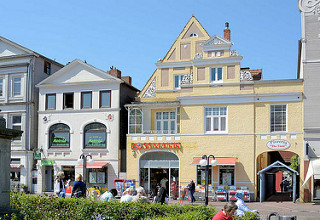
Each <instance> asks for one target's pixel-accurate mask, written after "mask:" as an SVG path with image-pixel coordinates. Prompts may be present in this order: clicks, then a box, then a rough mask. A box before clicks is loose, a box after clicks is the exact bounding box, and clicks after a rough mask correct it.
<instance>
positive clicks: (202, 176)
mask: <svg viewBox="0 0 320 220" xmlns="http://www.w3.org/2000/svg"><path fill="white" fill-rule="evenodd" d="M205 171H206V167H203V166H200V165H197V185H202V186H204V185H205V181H206V172H205ZM208 184H212V166H209V169H208Z"/></svg>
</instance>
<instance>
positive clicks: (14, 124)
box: [10, 114, 22, 142]
mask: <svg viewBox="0 0 320 220" xmlns="http://www.w3.org/2000/svg"><path fill="white" fill-rule="evenodd" d="M16 116H19V117H20V123H13V117H16ZM10 122H11V129H13V126H20V130H21V131H22V115H16V114H15V115H10ZM12 140H13V141H17V142H21V141H22V136H20V139H19V140H14V139H12Z"/></svg>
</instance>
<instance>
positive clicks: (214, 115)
mask: <svg viewBox="0 0 320 220" xmlns="http://www.w3.org/2000/svg"><path fill="white" fill-rule="evenodd" d="M205 131H206V132H207V133H216V132H226V131H227V107H214V108H205Z"/></svg>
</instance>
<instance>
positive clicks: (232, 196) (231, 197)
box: [228, 186, 237, 202]
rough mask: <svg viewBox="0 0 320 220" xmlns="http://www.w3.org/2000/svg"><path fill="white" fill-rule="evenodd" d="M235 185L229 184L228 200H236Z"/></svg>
mask: <svg viewBox="0 0 320 220" xmlns="http://www.w3.org/2000/svg"><path fill="white" fill-rule="evenodd" d="M236 194H237V187H236V186H230V187H229V190H228V200H229V201H231V202H235V201H237V197H236Z"/></svg>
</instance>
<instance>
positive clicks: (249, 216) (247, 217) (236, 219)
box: [233, 212, 260, 220]
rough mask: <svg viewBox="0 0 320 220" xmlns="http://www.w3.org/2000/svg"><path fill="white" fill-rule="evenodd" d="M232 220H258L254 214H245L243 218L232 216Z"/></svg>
mask: <svg viewBox="0 0 320 220" xmlns="http://www.w3.org/2000/svg"><path fill="white" fill-rule="evenodd" d="M233 219H234V220H258V219H260V218H259V216H258V215H257V214H256V213H254V212H245V213H244V215H243V216H241V217H239V216H233Z"/></svg>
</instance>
